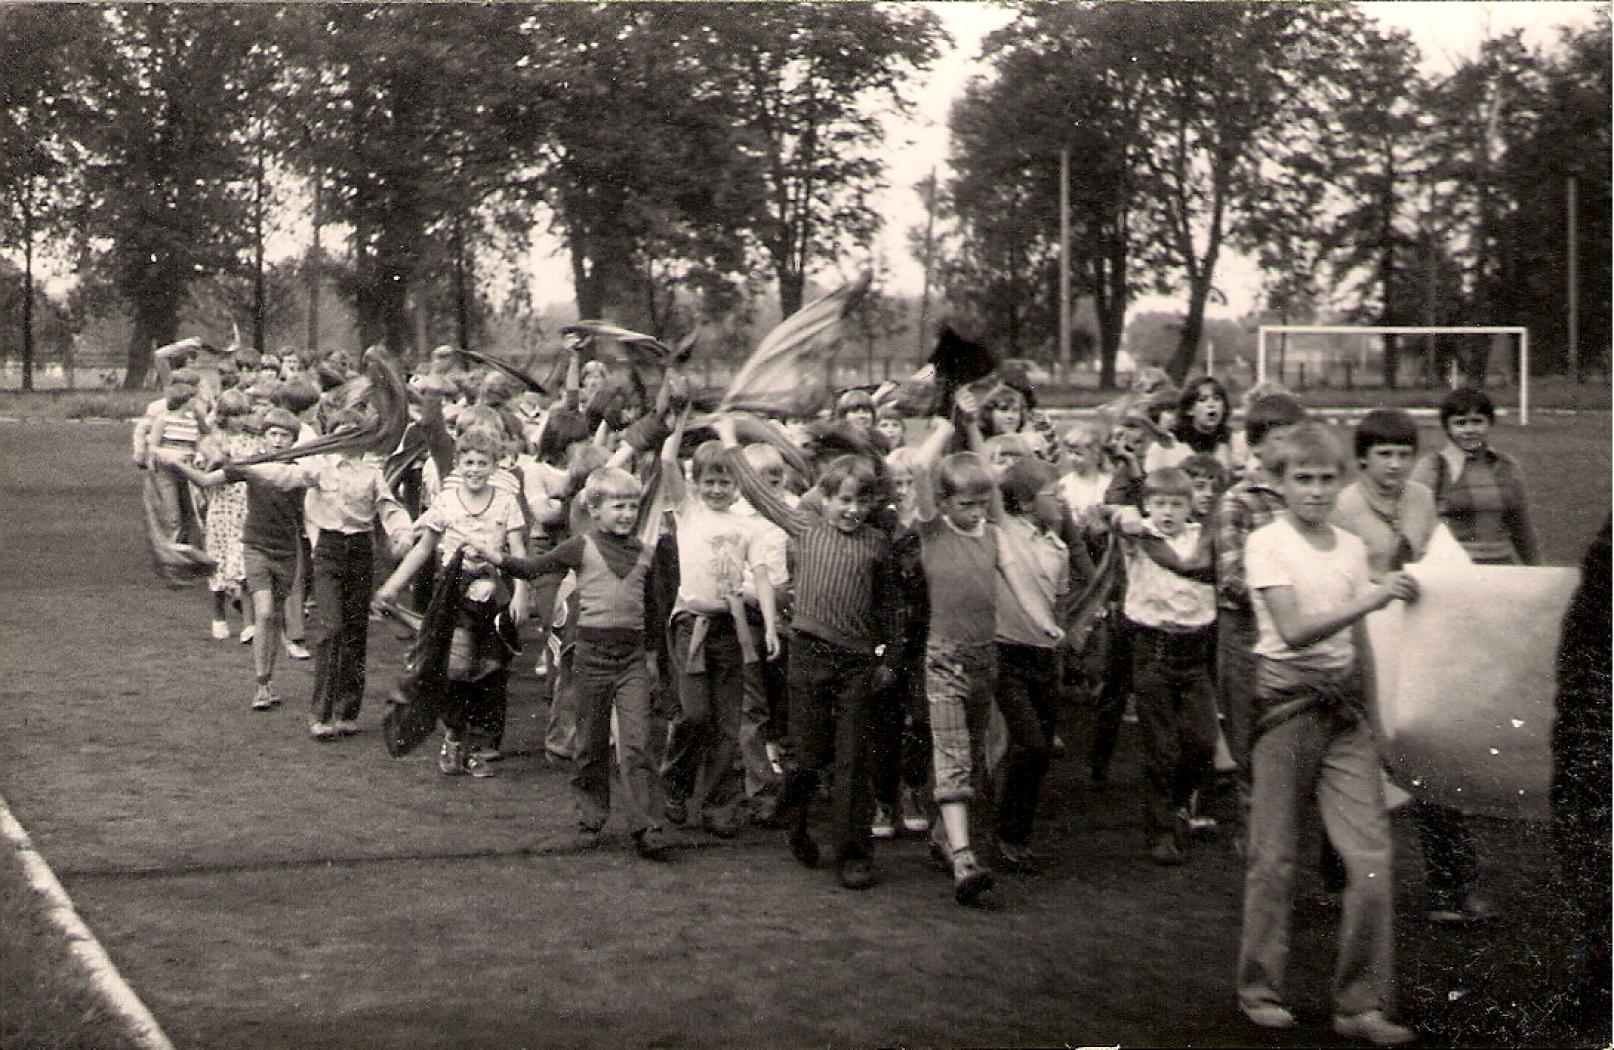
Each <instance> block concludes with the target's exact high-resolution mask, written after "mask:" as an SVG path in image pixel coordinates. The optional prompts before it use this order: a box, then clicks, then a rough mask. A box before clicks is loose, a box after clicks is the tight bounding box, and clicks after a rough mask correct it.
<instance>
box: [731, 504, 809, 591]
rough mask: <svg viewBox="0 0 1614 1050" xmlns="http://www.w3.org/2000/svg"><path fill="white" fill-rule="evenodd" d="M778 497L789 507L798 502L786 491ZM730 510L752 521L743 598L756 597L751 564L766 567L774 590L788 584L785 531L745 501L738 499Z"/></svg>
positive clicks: (788, 541) (788, 540) (788, 566)
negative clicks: (749, 558) (749, 553)
mask: <svg viewBox="0 0 1614 1050" xmlns="http://www.w3.org/2000/svg"><path fill="white" fill-rule="evenodd" d="M779 497H780V498H781V499H783V500H784V501H785V503H787V504H789V505H790V506H792V507H794V506H796V505H797V500H796V498H795V497H794V496H792V495H791V494H790V493H788V492H781V493H780V494H779ZM732 509H733V511H734V513H736V514H738V515H740V516H741V517H743V518H746V519H747V520H748V521H749V522H750V523H751V560H750V562H749V563H748V564H747V566H746V572H745V582H744V583H743V584H742V586H741V589H742V591H743V592H744V594H745V596H746V598H748V599H755V598H756V596H757V588H756V572H755V569H754V568H753V566H754V567H756V568H765V569H766V570H767V573H768V582H769V583H771V584H773V589H774V591H775V592H777V591H780V590H782V589H783V588H785V587H787V586H789V584H790V556H789V551H790V537H789V536H788V535H787V534H786V533H785V530H784V529H781V528H780V527H779V526H777V525H775V524H774V523H773V522H771V521H769V520H768V519H767V518H764V517H763V516H762V515H761V514H759V513H758V512H757V509H756V508H755V507H753V506H752V505H751V504H750V502H749V501H747V500H744V499H740V500H737V501H736V502H735V504H734V507H733V508H732Z"/></svg>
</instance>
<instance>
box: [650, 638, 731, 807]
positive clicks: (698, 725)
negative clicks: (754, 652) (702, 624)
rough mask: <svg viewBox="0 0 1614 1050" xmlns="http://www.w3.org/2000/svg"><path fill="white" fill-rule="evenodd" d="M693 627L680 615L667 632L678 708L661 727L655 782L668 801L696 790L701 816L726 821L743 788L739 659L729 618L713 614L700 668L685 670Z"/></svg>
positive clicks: (686, 668)
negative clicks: (662, 746)
mask: <svg viewBox="0 0 1614 1050" xmlns="http://www.w3.org/2000/svg"><path fill="white" fill-rule="evenodd" d="M694 624H695V617H693V616H690V615H688V614H686V613H680V614H678V615H677V616H676V617H674V618H673V623H672V630H671V631H670V632H669V634H670V635H671V641H672V663H673V680H674V682H676V683H677V686H678V710H677V712H676V713H675V714H674V715H673V718H672V721H671V722H669V723H668V724H667V751H666V754H665V755H664V756H663V758H662V762H661V778H662V782H663V784H664V785H665V786H666V789H667V797H668V798H669V799H673V800H679V801H684V800H687V799H689V798H690V797H691V796H693V795H695V794H696V791H697V788H698V789H699V801H700V805H701V815H702V816H703V817H705V818H708V819H718V820H723V819H732V818H733V816H734V808H735V805H736V804H737V803H738V802H739V799H740V794H741V789H742V786H743V778H742V776H741V773H740V769H739V756H740V707H741V705H742V703H743V702H744V700H745V657H744V654H743V653H742V652H741V651H740V639H739V636H738V635H737V634H735V633H734V621H733V619H731V618H730V617H727V616H714V617H712V622H711V629H710V630H709V631H708V632H707V634H706V642H705V646H704V648H705V664H706V666H705V669H704V670H702V671H698V672H695V671H691V670H690V668H689V639H690V633H691V631H692V630H693V629H694Z"/></svg>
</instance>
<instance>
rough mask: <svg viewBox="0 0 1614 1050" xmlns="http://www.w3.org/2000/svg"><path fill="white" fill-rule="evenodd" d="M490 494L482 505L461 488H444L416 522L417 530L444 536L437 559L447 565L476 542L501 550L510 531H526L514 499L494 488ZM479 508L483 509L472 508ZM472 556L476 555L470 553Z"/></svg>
mask: <svg viewBox="0 0 1614 1050" xmlns="http://www.w3.org/2000/svg"><path fill="white" fill-rule="evenodd" d="M488 492H490V493H491V494H492V495H491V498H489V497H487V496H482V498H486V499H487V504H486V505H485V506H483V505H482V502H481V498H478V497H477V496H470V495H467V493H466V491H465V488H464V486H462V485H455V486H453V487H452V488H447V489H444V490H443V492H442V494H440V495H439V496H438V497H437V498H436V499H435V500H433V501H432V505H431V509H430V510H428V511H426V513H424V514H422V515H421V516H420V520H419V521H418V522H416V528H420V529H430V530H431V531H433V532H436V533H439V534H440V535H441V537H442V538H441V539H440V540H439V541H438V544H437V556H438V557H439V558H441V559H442V560H443V563H444V564H447V563H448V560H449V559H450V558H452V557H453V556H454V554H455V552H457V551H458V550H459V549H460V548H461V547H464V546H466V545H467V544H468V543H469V542H470V541H471V540H473V539H474V540H475V541H476V542H477V543H479V544H481V545H482V546H484V547H488V548H491V549H493V550H501V549H503V547H504V542H505V537H506V536H507V535H509V533H510V532H511V530H516V529H524V527H525V526H524V525H523V523H522V517H521V508H520V507H518V506H516V501H515V497H514V496H511V495H510V494H509V493H508V492H505V491H503V490H501V489H495V488H493V487H492V486H489V488H488ZM478 507H479V508H480V509H473V508H478ZM470 553H473V552H467V554H468V555H469V554H470Z"/></svg>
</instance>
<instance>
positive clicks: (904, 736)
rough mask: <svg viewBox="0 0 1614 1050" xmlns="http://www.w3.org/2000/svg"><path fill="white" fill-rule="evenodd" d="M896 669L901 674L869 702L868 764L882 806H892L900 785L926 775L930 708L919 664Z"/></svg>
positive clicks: (919, 782) (918, 782)
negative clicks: (870, 722)
mask: <svg viewBox="0 0 1614 1050" xmlns="http://www.w3.org/2000/svg"><path fill="white" fill-rule="evenodd" d="M898 673H899V674H900V675H901V678H900V679H899V680H898V681H897V682H896V683H895V684H893V685H892V686H890V687H889V688H887V689H884V690H882V691H881V692H879V693H877V694H875V696H874V698H873V700H872V701H871V704H870V716H869V717H870V719H871V721H872V731H871V734H870V738H869V765H870V767H871V769H872V775H873V778H874V799H875V801H876V802H878V803H880V804H881V805H882V806H895V805H896V804H897V798H898V795H899V794H900V791H901V789H902V788H903V787H904V786H907V787H909V788H912V789H916V790H917V789H919V788H923V787H924V786H925V783H926V781H928V780H929V779H930V708H929V706H928V704H927V703H926V701H925V674H924V669H923V664H921V665H920V666H919V667H909V668H906V669H905V670H904V671H900V672H898ZM909 815H910V816H912V815H913V814H909Z"/></svg>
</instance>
